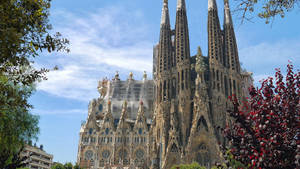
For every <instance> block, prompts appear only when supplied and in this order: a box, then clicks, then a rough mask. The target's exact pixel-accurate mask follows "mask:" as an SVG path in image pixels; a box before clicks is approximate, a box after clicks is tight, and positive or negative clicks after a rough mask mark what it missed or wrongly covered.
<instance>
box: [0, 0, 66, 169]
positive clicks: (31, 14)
mask: <svg viewBox="0 0 300 169" xmlns="http://www.w3.org/2000/svg"><path fill="white" fill-rule="evenodd" d="M49 8H50V0H0V158H1V159H0V168H1V169H9V168H14V169H15V168H19V167H22V165H24V163H22V161H21V160H16V159H20V158H19V154H20V151H21V150H22V147H23V146H24V143H25V142H29V141H31V140H33V139H37V134H38V132H39V128H38V117H37V116H35V115H32V114H30V109H31V108H32V106H31V105H30V104H29V103H28V98H29V97H30V96H31V95H32V93H33V91H34V84H35V82H37V81H39V80H41V79H46V77H45V73H46V72H48V71H49V70H48V69H45V68H42V69H39V70H37V69H35V68H34V67H33V63H34V58H36V57H37V56H38V55H39V54H40V53H41V52H42V51H44V50H46V51H48V52H53V51H68V49H67V48H66V45H67V44H68V40H66V39H63V38H61V35H60V33H55V34H54V35H51V34H50V32H51V28H52V26H51V24H49V19H48V16H49Z"/></svg>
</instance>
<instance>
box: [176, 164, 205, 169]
mask: <svg viewBox="0 0 300 169" xmlns="http://www.w3.org/2000/svg"><path fill="white" fill-rule="evenodd" d="M171 169H206V167H201V166H200V165H199V164H198V163H196V162H194V163H192V164H180V165H175V166H173V167H172V168H171Z"/></svg>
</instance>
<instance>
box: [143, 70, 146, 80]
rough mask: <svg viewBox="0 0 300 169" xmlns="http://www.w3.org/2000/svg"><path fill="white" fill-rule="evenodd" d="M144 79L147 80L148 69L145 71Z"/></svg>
mask: <svg viewBox="0 0 300 169" xmlns="http://www.w3.org/2000/svg"><path fill="white" fill-rule="evenodd" d="M143 80H147V72H146V71H144V74H143Z"/></svg>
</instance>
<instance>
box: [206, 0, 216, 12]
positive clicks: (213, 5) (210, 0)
mask: <svg viewBox="0 0 300 169" xmlns="http://www.w3.org/2000/svg"><path fill="white" fill-rule="evenodd" d="M212 9H217V3H216V0H208V10H212Z"/></svg>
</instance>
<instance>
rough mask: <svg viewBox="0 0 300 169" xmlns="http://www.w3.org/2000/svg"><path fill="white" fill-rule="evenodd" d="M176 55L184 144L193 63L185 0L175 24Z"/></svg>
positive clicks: (180, 2) (187, 125)
mask: <svg viewBox="0 0 300 169" xmlns="http://www.w3.org/2000/svg"><path fill="white" fill-rule="evenodd" d="M175 56H176V62H177V63H176V68H177V84H178V85H177V86H178V87H177V88H178V92H177V93H178V97H177V98H178V100H179V121H180V127H181V131H182V135H183V138H184V140H183V145H185V144H186V142H187V140H186V139H185V138H188V135H189V130H188V129H189V127H190V121H191V120H190V119H191V108H190V97H191V63H190V42H189V30H188V20H187V15H186V6H185V0H178V1H177V11H176V24H175Z"/></svg>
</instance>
